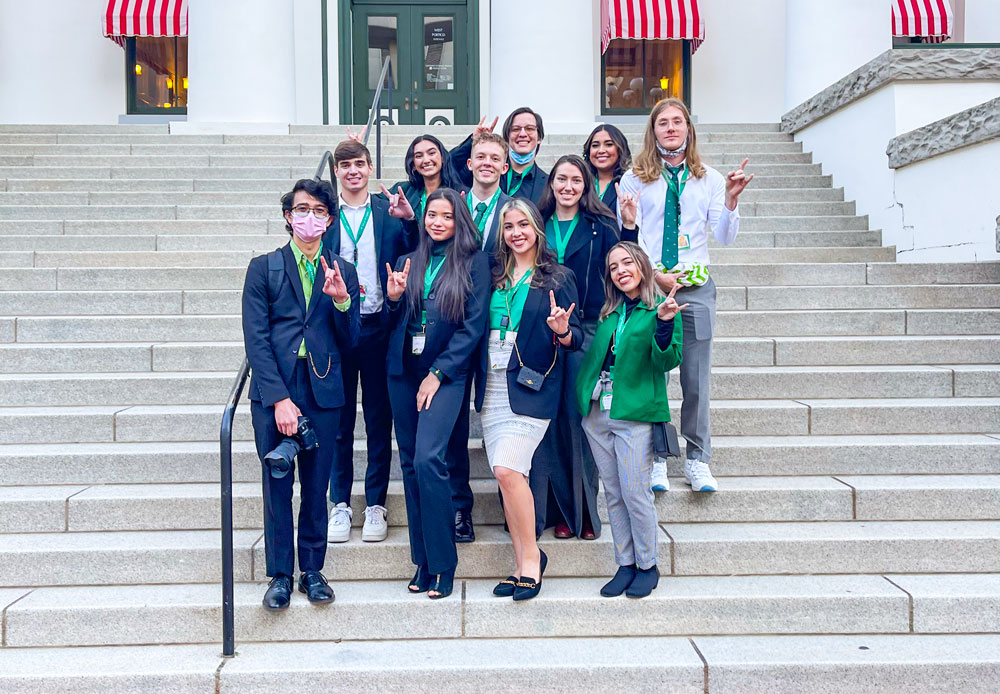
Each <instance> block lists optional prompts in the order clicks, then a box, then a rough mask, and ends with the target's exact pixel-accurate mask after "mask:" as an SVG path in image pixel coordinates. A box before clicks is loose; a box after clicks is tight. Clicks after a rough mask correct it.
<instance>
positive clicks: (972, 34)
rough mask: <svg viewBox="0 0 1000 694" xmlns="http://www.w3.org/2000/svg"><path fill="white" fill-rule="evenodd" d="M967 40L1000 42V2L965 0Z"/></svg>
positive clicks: (967, 41)
mask: <svg viewBox="0 0 1000 694" xmlns="http://www.w3.org/2000/svg"><path fill="white" fill-rule="evenodd" d="M965 42H966V43H1000V2H997V0H965Z"/></svg>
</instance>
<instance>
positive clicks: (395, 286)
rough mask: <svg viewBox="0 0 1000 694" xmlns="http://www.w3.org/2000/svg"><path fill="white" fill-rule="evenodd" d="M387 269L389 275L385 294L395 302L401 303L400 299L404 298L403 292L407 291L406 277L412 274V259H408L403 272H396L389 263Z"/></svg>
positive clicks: (386, 265)
mask: <svg viewBox="0 0 1000 694" xmlns="http://www.w3.org/2000/svg"><path fill="white" fill-rule="evenodd" d="M385 269H386V272H387V273H388V277H387V281H386V284H385V293H386V294H388V295H389V298H390V299H392V300H393V301H399V297H401V296H403V292H405V291H406V276H407V275H409V274H410V259H409V258H407V259H406V263H405V264H404V265H403V270H402V272H394V271H393V269H392V266H391V265H389V263H386V264H385Z"/></svg>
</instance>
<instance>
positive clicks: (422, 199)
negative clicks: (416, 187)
mask: <svg viewBox="0 0 1000 694" xmlns="http://www.w3.org/2000/svg"><path fill="white" fill-rule="evenodd" d="M426 209H427V189H426V188H424V192H423V193H421V194H420V209H419V210H417V216H418V217H419V216H421V215H422V214H423V213H424V210H426Z"/></svg>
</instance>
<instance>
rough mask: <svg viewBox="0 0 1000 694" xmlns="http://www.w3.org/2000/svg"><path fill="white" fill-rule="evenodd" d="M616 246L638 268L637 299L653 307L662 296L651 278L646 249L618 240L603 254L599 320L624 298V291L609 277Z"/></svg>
mask: <svg viewBox="0 0 1000 694" xmlns="http://www.w3.org/2000/svg"><path fill="white" fill-rule="evenodd" d="M618 248H621V249H622V250H623V251H625V252H626V253H628V255H629V257H631V258H632V260H633V261H634V262H635V266H636V268H638V270H639V300H640V301H642V303H643V304H645V305H646V306H648V307H650V308H653V307H654V306H656V304H657V303H659V300H660V297H662V296H663V294H662V293H661V292H660V289H659V287H657V286H656V281H655V280H653V265H652V264H651V263H650V262H649V256H648V255H646V251H644V250H642V246H640V245H639V244H637V243H632V242H631V241H619V242H618V243H616V244H615V245H614V246H612V247H611V249H610V250H609V251H608V254H607V255H606V256H604V306H602V307H601V316H600V317H601V320H604V319H605V318H607V317H608V316H610V315H611V314H612V313H614V312H615V311H617V310H618V307H619V306H621V304H622V302H623V301H624V300H625V293H624V292H622V290H621V289H619V288H618V285H617V284H615V281H614V280H613V279H611V271H610V269H609V268H610V265H611V254H612V253H614V252H615V249H618Z"/></svg>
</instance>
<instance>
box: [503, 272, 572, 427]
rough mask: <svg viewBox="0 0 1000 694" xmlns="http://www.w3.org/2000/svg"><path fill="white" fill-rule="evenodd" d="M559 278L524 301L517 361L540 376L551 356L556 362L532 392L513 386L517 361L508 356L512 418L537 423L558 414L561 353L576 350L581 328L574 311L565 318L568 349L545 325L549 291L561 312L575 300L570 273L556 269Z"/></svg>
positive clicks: (535, 289)
mask: <svg viewBox="0 0 1000 694" xmlns="http://www.w3.org/2000/svg"><path fill="white" fill-rule="evenodd" d="M559 274H560V275H561V277H559V278H558V279H557V280H556V281H554V282H553V281H551V280H550V281H549V282H548V283H546V284H545V286H542V287H532V288H531V289H529V290H528V296H527V297H526V298H525V300H524V312H523V313H522V314H521V324H520V326H518V328H519V329H518V332H517V350H518V351H520V353H521V361H522V362H524V365H525V366H527V367H530V368H532V369H534V370H535V371H537V372H538V373H540V374H544V373H545V372H546V371H548V369H549V366H552V358H553V356H555V357H556V361H555V366H552V371H551V372H550V373H549V375H548V376H546V377H545V381H543V382H542V389H541V390H538V391H534V390H531V389H530V388H528V387H527V386H523V385H521V384H520V383H518V382H517V376H518V373H519V372H520V370H521V364H520V363H519V362H518V360H517V354H518V351H514V352H512V353H511V355H510V362H509V363H508V364H507V397H508V399H509V400H510V409H511V410H513V412H514V413H515V414H521V415H527V416H528V417H537V418H539V419H553V418H555V416H556V415H557V414H558V413H559V403H560V401H561V399H562V389H563V380H564V379H565V377H566V355H565V354H563V352H566V351H572V350H576V349H579V348H580V345H581V344H582V343H583V328H582V327H581V326H580V319H579V317H578V313H577V311H574V312H573V314H572V315H571V316H570V318H569V329H570V331H571V332H572V334H573V341H572V342H571V343H570V345H569V347H565V346H563V345H561V344H559V341H558V339H557V338H556V336H555V333H553V332H552V329H551V328H549V325H548V323H546V322H545V319H546V318H548V317H549V311H550V308H551V304H550V301H549V290H552V291H553V292H555V295H556V303H557V304H559V305H560V306H562V307H563V308H569V305H570V304H573V303H576V300H577V294H576V280H575V279H574V277H573V273H572V272H569V271H568V270H565V269H563V268H560V273H559Z"/></svg>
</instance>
